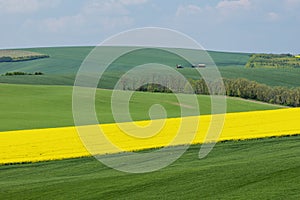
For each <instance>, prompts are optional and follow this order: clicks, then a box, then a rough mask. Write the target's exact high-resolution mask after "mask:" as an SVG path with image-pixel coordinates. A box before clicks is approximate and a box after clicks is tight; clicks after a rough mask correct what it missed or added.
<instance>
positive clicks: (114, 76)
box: [0, 47, 300, 88]
mask: <svg viewBox="0 0 300 200" xmlns="http://www.w3.org/2000/svg"><path fill="white" fill-rule="evenodd" d="M108 48H109V47H108ZM92 49H93V47H49V48H32V49H26V50H28V51H32V52H38V53H41V54H47V55H49V56H50V57H49V58H47V59H39V60H32V61H27V62H14V63H0V74H4V73H6V72H12V71H20V72H27V73H32V72H42V73H44V74H45V75H43V76H36V77H33V76H22V77H20V76H12V77H6V76H0V83H17V84H37V85H73V83H74V79H75V74H76V72H77V70H78V68H79V67H80V65H81V63H82V61H83V60H84V58H85V57H86V56H87V55H88V54H89V52H90V51H91V50H92ZM108 52H109V51H108ZM208 53H209V54H210V56H211V57H212V59H213V60H214V61H215V63H216V64H217V66H218V67H219V70H220V72H221V74H222V76H223V77H225V78H246V79H249V80H254V81H257V82H259V83H264V84H267V85H270V86H285V87H297V86H299V85H300V79H299V75H300V69H299V68H288V69H286V68H282V69H276V70H274V69H272V68H245V67H244V66H245V65H246V63H247V61H248V59H249V56H250V54H246V53H228V52H215V51H208ZM153 54H155V52H152V55H153ZM156 55H157V54H156ZM158 56H159V54H158ZM127 60H128V61H130V60H132V59H131V58H130V59H129V57H127ZM145 60H146V58H145V56H143V55H140V57H139V58H138V59H136V57H134V62H136V63H137V62H140V61H145ZM123 61H124V62H123ZM123 61H122V59H121V60H119V61H118V62H119V63H115V65H114V66H112V67H111V68H110V70H108V71H107V72H106V75H105V77H103V84H102V87H104V88H112V87H113V84H112V83H113V82H115V81H116V80H118V77H120V76H121V75H122V74H123V72H124V71H125V70H126V69H128V64H133V63H132V61H131V62H127V61H126V59H125V60H123ZM122 62H123V63H122ZM178 62H179V61H178ZM169 64H170V65H171V66H174V67H175V64H176V61H175V62H174V63H169ZM126 66H127V67H126ZM178 70H179V71H180V72H181V73H182V74H184V75H185V76H186V77H187V78H192V79H198V78H199V75H198V74H197V73H196V71H195V69H192V68H190V67H186V68H184V69H178Z"/></svg>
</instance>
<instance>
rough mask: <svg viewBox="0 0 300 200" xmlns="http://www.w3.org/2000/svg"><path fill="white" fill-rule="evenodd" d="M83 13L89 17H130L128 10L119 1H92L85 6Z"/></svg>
mask: <svg viewBox="0 0 300 200" xmlns="http://www.w3.org/2000/svg"><path fill="white" fill-rule="evenodd" d="M83 12H84V13H85V14H87V15H91V14H97V15H128V14H129V11H128V10H127V8H126V7H125V6H124V5H122V4H121V3H120V2H117V1H101V2H99V1H92V2H91V3H88V4H87V5H85V6H84V8H83Z"/></svg>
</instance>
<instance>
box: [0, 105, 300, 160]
mask: <svg viewBox="0 0 300 200" xmlns="http://www.w3.org/2000/svg"><path fill="white" fill-rule="evenodd" d="M220 116H221V115H220ZM211 117H212V116H210V115H207V116H200V117H185V118H173V119H166V120H165V121H164V120H154V121H153V122H152V124H151V125H149V126H148V127H147V125H148V124H149V123H150V122H149V121H140V122H133V123H122V124H119V125H121V126H122V129H123V128H124V129H127V130H129V132H130V134H132V135H133V136H128V135H126V134H125V133H124V132H123V131H121V130H120V128H119V126H118V124H104V125H93V126H83V127H79V130H81V131H82V130H84V131H86V132H85V133H82V132H80V133H81V134H80V135H81V137H82V139H83V140H84V141H85V144H86V143H88V149H89V150H90V151H91V152H92V153H93V154H94V153H97V154H106V153H114V152H119V151H120V149H118V148H116V147H115V146H118V147H119V148H121V149H122V150H123V151H132V150H141V149H146V148H154V147H162V146H166V145H168V144H169V143H170V142H171V141H172V140H173V139H174V137H175V135H176V134H177V130H178V129H179V128H182V130H184V132H183V133H184V134H179V135H178V136H176V139H175V140H174V141H173V143H172V145H177V144H186V143H188V142H189V141H191V140H190V138H191V137H193V132H195V127H197V126H198V129H196V133H197V134H196V137H195V138H194V139H193V140H192V143H193V144H195V143H203V141H204V138H205V136H206V133H207V130H208V127H209V124H210V122H211ZM299 119H300V109H299V108H290V109H280V110H271V111H255V112H243V113H230V114H226V118H225V124H224V127H223V130H222V133H221V136H220V138H219V140H218V141H223V140H236V139H250V138H262V137H269V136H282V135H291V134H298V133H300V123H299ZM198 120H199V121H200V122H199V123H198V124H192V123H194V122H195V121H196V122H197V121H198ZM181 122H184V123H183V125H180V123H181ZM188 123H190V124H188ZM135 124H136V125H138V126H140V127H136V126H133V125H135ZM162 125H163V127H162V128H161V126H162ZM95 128H96V129H97V130H100V129H99V128H101V129H102V130H103V132H104V133H105V136H103V137H99V135H101V134H90V133H91V131H90V130H94V129H95ZM213 128H214V127H213ZM124 129H123V130H124ZM141 129H142V130H141ZM153 131H154V132H155V133H157V134H155V135H151V134H152V133H153ZM84 134H86V135H85V136H84ZM134 136H135V137H134ZM105 141H111V143H113V144H114V146H113V145H110V144H108V143H107V142H105ZM88 155H90V153H89V152H88V151H87V150H86V148H85V147H84V145H83V144H82V142H81V140H80V137H79V136H78V133H77V130H76V128H75V127H63V128H49V129H35V130H22V131H8V132H0V163H1V164H4V163H15V162H35V161H43V160H54V159H64V158H75V157H82V156H88Z"/></svg>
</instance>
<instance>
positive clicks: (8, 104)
mask: <svg viewBox="0 0 300 200" xmlns="http://www.w3.org/2000/svg"><path fill="white" fill-rule="evenodd" d="M111 94H112V91H110V90H98V92H97V95H96V109H97V115H98V120H99V121H100V122H101V123H112V122H114V119H113V116H112V114H111V108H110V107H111V104H110V102H111V101H110V100H111ZM0 95H1V98H0V110H1V112H0V119H1V124H0V131H6V130H19V129H32V128H48V127H49V128H50V127H61V126H72V125H73V124H74V122H73V115H72V87H69V86H33V85H15V84H0ZM198 100H199V108H200V112H201V114H209V113H210V112H211V111H210V97H209V96H203V95H202V96H201V95H200V96H198ZM176 103H177V100H176V97H175V96H174V95H173V94H163V93H146V92H135V93H134V95H133V96H132V98H131V101H130V112H131V114H132V118H133V119H134V120H143V119H149V115H148V110H149V108H150V107H151V106H152V105H153V104H161V105H162V106H164V107H165V109H166V110H167V115H168V117H179V116H180V107H179V106H178V105H176ZM120 105H122V102H120ZM277 108H280V107H279V106H276V105H268V104H261V103H255V102H249V101H245V100H243V99H233V98H228V99H227V112H241V111H252V110H267V109H277Z"/></svg>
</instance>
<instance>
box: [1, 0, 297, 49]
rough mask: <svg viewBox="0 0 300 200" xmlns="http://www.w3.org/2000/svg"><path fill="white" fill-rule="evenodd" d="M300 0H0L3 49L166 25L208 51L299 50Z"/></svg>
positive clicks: (98, 38) (86, 41)
mask: <svg viewBox="0 0 300 200" xmlns="http://www.w3.org/2000/svg"><path fill="white" fill-rule="evenodd" d="M299 10H300V0H181V1H180V0H0V27H1V31H0V49H5V48H24V47H45V46H82V45H92V46H94V45H97V44H99V43H100V42H102V41H103V40H105V39H106V38H108V37H110V36H111V35H115V34H117V33H119V32H121V31H125V30H130V29H133V28H142V27H163V28H170V29H174V30H177V31H180V32H182V33H184V34H187V35H188V36H190V37H192V38H193V39H195V40H196V41H197V42H198V43H200V44H201V45H202V46H203V47H204V48H205V49H208V50H216V51H233V52H249V53H253V52H256V53H258V52H265V53H293V54H300V42H299V41H300V12H299Z"/></svg>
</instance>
